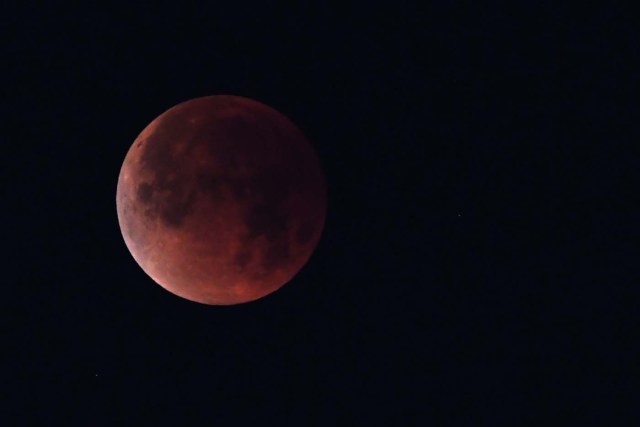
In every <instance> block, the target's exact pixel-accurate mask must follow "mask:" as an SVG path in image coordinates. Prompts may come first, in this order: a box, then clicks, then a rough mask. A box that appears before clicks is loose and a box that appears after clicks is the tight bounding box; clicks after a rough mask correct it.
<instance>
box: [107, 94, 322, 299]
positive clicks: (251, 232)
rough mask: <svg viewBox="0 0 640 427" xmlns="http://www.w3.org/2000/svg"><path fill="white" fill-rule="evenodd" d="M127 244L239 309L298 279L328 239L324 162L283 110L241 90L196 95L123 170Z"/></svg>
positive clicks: (186, 284)
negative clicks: (236, 93) (322, 240)
mask: <svg viewBox="0 0 640 427" xmlns="http://www.w3.org/2000/svg"><path fill="white" fill-rule="evenodd" d="M116 207H117V214H118V222H119V225H120V230H121V232H122V236H123V237H124V241H125V244H126V246H127V248H128V249H129V251H130V252H131V255H132V256H133V258H134V259H135V261H136V262H137V263H138V264H139V265H140V267H141V268H142V269H143V270H144V272H145V273H146V274H147V275H149V277H151V278H152V279H153V280H154V281H155V282H156V283H158V284H159V285H160V286H162V287H163V288H164V289H166V290H168V291H169V292H172V293H173V294H175V295H178V296H180V297H182V298H186V299H188V300H191V301H195V302H199V303H203V304H209V305H232V304H240V303H245V302H249V301H253V300H256V299H258V298H261V297H264V296H265V295H268V294H270V293H272V292H274V291H276V290H277V289H279V288H280V287H282V286H283V285H284V284H285V283H287V282H289V281H290V280H291V279H292V278H293V277H294V276H295V275H296V274H297V273H298V272H299V271H300V269H301V268H302V267H303V266H304V265H305V264H306V263H307V261H308V260H309V258H310V257H311V255H312V253H313V252H314V250H315V248H316V246H317V243H318V241H319V239H320V236H321V233H322V230H323V228H324V222H325V217H326V208H327V194H326V183H325V178H324V174H323V172H322V168H321V165H320V161H319V159H318V156H317V155H316V153H315V151H314V149H313V147H312V145H311V144H310V143H309V141H308V140H307V139H306V138H305V136H304V135H303V133H302V132H301V131H300V130H299V129H298V128H297V127H296V126H295V125H294V124H293V123H292V122H291V121H290V120H289V119H288V118H287V117H285V116H284V115H283V114H281V113H280V112H278V111H276V110H275V109H273V108H271V107H269V106H267V105H264V104H262V103H259V102H257V101H254V100H251V99H248V98H244V97H239V96H230V95H216V96H207V97H202V98H195V99H192V100H189V101H186V102H183V103H181V104H178V105H176V106H174V107H172V108H171V109H169V110H167V111H166V112H164V113H163V114H161V115H160V116H158V117H157V118H156V119H155V120H153V121H152V122H151V123H150V124H149V125H148V126H147V127H146V128H145V129H144V130H143V131H142V133H140V135H139V136H138V137H137V138H136V139H135V141H134V142H133V145H132V146H131V148H130V149H129V151H128V152H127V154H126V157H125V159H124V162H123V164H122V168H121V170H120V174H119V177H118V185H117V194H116Z"/></svg>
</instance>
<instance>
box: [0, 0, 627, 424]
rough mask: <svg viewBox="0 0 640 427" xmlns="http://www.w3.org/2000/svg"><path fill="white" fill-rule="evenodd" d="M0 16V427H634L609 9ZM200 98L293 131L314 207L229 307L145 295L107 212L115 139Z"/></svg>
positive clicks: (162, 8)
mask: <svg viewBox="0 0 640 427" xmlns="http://www.w3.org/2000/svg"><path fill="white" fill-rule="evenodd" d="M12 3H13V4H12V5H9V4H8V3H7V2H5V3H4V4H3V6H2V7H1V10H0V22H1V24H2V26H1V28H2V30H1V31H2V37H1V38H0V49H1V50H0V53H1V57H0V58H1V66H0V76H1V78H2V80H1V81H2V96H1V97H0V99H2V101H1V104H0V105H1V108H2V118H3V119H2V121H1V123H2V124H1V128H2V144H3V145H2V149H3V153H4V155H3V166H2V169H1V170H2V181H3V185H2V187H3V189H2V194H3V200H4V210H5V214H6V215H7V219H6V220H5V227H4V231H3V233H2V234H3V236H4V238H3V241H4V242H5V256H4V257H3V262H4V266H5V271H9V274H8V275H5V276H4V280H3V281H2V283H3V286H4V289H5V292H4V297H3V302H4V303H6V308H4V309H3V310H2V320H3V321H2V324H3V327H2V330H3V332H2V338H3V339H2V342H3V344H2V353H3V356H4V357H7V360H8V361H7V362H5V363H4V364H3V365H2V366H3V368H4V369H3V371H6V374H3V377H2V378H3V379H2V398H1V399H0V408H1V410H0V424H2V425H3V426H21V425H48V426H55V425H64V426H76V425H77V426H159V425H160V426H164V425H166V426H219V425H222V426H245V425H247V426H249V425H250V426H256V425H259V426H263V425H264V426H285V425H291V426H301V427H303V426H336V425H337V426H342V425H344V426H378V425H380V426H468V427H471V426H473V427H480V426H491V427H494V426H498V425H508V426H525V425H535V426H543V425H545V426H546V425H558V426H570V425H580V426H584V425H599V426H609V425H621V426H633V425H639V424H637V423H638V421H640V413H639V410H638V394H637V385H638V384H637V383H638V381H637V376H636V375H637V372H636V371H635V370H636V369H637V368H638V366H639V361H640V343H639V339H640V332H639V330H640V311H639V303H640V263H639V262H638V254H639V251H638V243H639V242H640V226H639V220H640V192H639V188H640V171H639V168H638V163H639V161H640V145H639V144H638V142H639V136H640V135H639V132H638V130H639V128H638V123H639V119H640V108H639V107H638V94H639V93H640V92H639V91H640V87H639V86H640V85H639V82H640V80H639V75H640V74H639V73H638V67H637V65H638V63H639V56H640V54H639V52H640V50H639V42H638V40H639V39H640V34H639V31H638V29H637V25H634V22H633V19H632V18H633V17H634V14H633V13H632V12H631V9H630V8H629V9H625V8H623V7H617V6H616V5H615V2H610V3H609V4H607V6H606V7H591V6H587V5H586V4H581V5H580V6H579V7H563V6H561V5H559V4H557V3H558V2H553V1H536V2H533V1H531V2H496V4H487V3H486V2H450V1H441V2H417V1H416V2H407V3H408V4H409V5H406V4H405V2H402V1H399V2H398V1H396V2H361V3H359V4H356V3H349V2H345V3H341V4H340V5H336V6H331V5H329V4H328V3H326V2H303V1H300V2H295V3H297V5H290V4H289V2H266V1H263V2H256V3H254V4H240V3H236V2H203V3H202V4H200V5H199V6H187V5H183V4H182V3H181V2H155V3H154V4H153V5H151V4H149V6H143V2H129V3H126V4H122V5H115V4H114V3H110V6H109V7H108V8H103V7H100V6H98V5H96V4H94V3H93V2H85V3H83V4H81V5H76V4H72V3H70V2H69V3H68V4H64V3H63V2H46V3H45V2H41V4H40V5H38V6H37V7H36V6H35V5H29V4H26V3H25V2H12ZM585 3H586V2H585ZM144 4H146V2H144ZM512 4H518V5H519V6H517V7H514V6H513V5H512ZM527 5H529V6H527ZM215 94H233V95H240V96H245V97H249V98H253V99H256V100H258V101H260V102H263V103H265V104H268V105H270V106H272V107H274V108H276V109H277V110H279V111H281V112H282V113H284V114H285V115H287V116H288V117H289V118H290V119H291V120H292V121H294V122H295V123H296V124H297V125H298V126H299V127H300V129H302V131H303V132H304V133H305V134H306V136H307V137H308V139H309V140H310V141H311V142H312V143H313V145H314V147H315V149H316V151H317V153H318V156H319V157H320V160H321V162H322V165H323V169H324V172H325V174H326V179H327V184H328V195H329V205H328V216H327V221H326V225H325V229H324V233H323V236H322V238H321V241H320V243H319V245H318V247H317V250H316V252H315V253H314V255H313V256H312V258H311V259H310V261H309V262H308V264H307V265H306V266H305V267H304V269H303V270H302V271H301V272H300V273H299V274H298V275H297V276H296V277H295V278H294V279H293V280H292V281H291V282H290V283H289V284H287V285H286V286H284V287H283V288H282V289H280V290H279V291H278V292H276V293H274V294H271V295H269V296H267V297H265V298H263V299H260V300H258V301H256V302H252V303H248V304H244V305H238V306H230V307H215V306H205V305H202V304H197V303H193V302H189V301H187V300H184V299H181V298H178V297H176V296H174V295H172V294H171V293H169V292H167V291H165V290H163V289H162V288H161V287H160V286H158V285H156V284H155V283H153V281H152V280H151V279H150V278H149V277H148V276H147V275H146V274H145V273H144V272H143V271H142V270H141V269H140V268H139V267H138V265H137V264H136V263H135V261H134V260H133V258H132V257H131V255H130V253H129V251H128V250H127V248H126V246H125V244H124V241H123V238H122V235H121V233H120V229H119V226H118V221H117V215H116V205H115V194H116V184H117V179H118V173H119V170H120V166H121V164H122V161H123V160H124V156H125V154H126V152H127V150H128V149H129V147H130V145H131V144H132V143H133V141H134V139H135V138H136V136H137V135H138V134H139V133H140V132H141V131H142V129H143V128H144V127H145V126H146V125H147V124H148V123H149V122H150V121H151V120H153V119H154V118H155V117H157V116H158V115H159V114H161V113H162V112H164V111H165V110H167V109H168V108H170V107H172V106H174V105H175V104H178V103H180V102H183V101H186V100H188V99H191V98H195V97H200V96H207V95H215ZM5 420H7V421H5ZM8 420H11V421H8Z"/></svg>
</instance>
